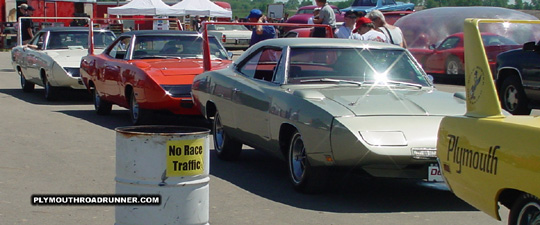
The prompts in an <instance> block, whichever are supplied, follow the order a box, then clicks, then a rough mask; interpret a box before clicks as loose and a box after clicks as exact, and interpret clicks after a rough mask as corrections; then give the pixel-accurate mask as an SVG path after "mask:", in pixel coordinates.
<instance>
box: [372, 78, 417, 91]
mask: <svg viewBox="0 0 540 225" xmlns="http://www.w3.org/2000/svg"><path fill="white" fill-rule="evenodd" d="M363 83H364V84H365V83H373V84H374V83H379V84H380V83H383V84H384V83H386V84H396V85H395V86H402V85H403V86H409V87H417V88H418V89H422V87H424V86H422V85H421V84H415V83H409V82H402V81H393V80H387V81H364V82H363Z"/></svg>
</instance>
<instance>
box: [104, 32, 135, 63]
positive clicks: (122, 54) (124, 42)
mask: <svg viewBox="0 0 540 225" xmlns="http://www.w3.org/2000/svg"><path fill="white" fill-rule="evenodd" d="M130 43H131V38H130V37H124V38H122V39H120V41H118V42H116V44H115V45H114V46H113V47H112V48H111V50H110V51H109V52H108V53H107V54H108V55H109V56H110V57H111V58H115V59H126V57H127V56H126V54H127V52H128V49H129V45H130Z"/></svg>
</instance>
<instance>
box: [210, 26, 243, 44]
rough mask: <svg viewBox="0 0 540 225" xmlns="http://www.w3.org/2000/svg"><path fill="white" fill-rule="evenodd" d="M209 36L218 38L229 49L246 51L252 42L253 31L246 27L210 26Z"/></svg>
mask: <svg viewBox="0 0 540 225" xmlns="http://www.w3.org/2000/svg"><path fill="white" fill-rule="evenodd" d="M207 29H208V34H210V35H214V36H216V38H218V39H219V40H221V43H223V46H225V48H227V49H233V48H234V49H246V48H248V47H249V41H250V40H251V30H249V29H247V28H246V27H245V26H244V25H241V24H235V25H228V24H210V25H208V28H207Z"/></svg>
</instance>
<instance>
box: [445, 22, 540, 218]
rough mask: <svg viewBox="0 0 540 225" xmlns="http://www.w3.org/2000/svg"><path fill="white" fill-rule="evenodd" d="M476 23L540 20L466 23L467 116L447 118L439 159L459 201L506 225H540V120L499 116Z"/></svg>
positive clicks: (529, 117) (521, 23) (519, 23)
mask: <svg viewBox="0 0 540 225" xmlns="http://www.w3.org/2000/svg"><path fill="white" fill-rule="evenodd" d="M480 23H503V26H509V25H511V24H512V25H516V24H518V25H525V24H526V23H534V24H540V21H524V20H500V19H466V20H465V28H464V29H465V30H464V31H465V59H466V60H465V62H466V64H465V68H466V71H465V86H466V97H467V113H466V114H465V115H463V116H447V117H445V118H444V119H443V120H442V121H441V125H440V128H439V133H438V143H437V156H438V159H439V161H440V166H441V171H442V173H443V175H444V178H445V181H446V182H447V184H448V186H449V187H450V189H451V190H452V192H454V193H455V194H456V195H457V196H458V197H460V198H461V199H463V200H465V201H466V202H468V203H469V204H471V205H472V206H474V207H476V208H478V209H480V210H482V211H483V212H485V213H487V214H489V215H490V216H492V217H494V218H496V219H498V220H500V219H501V218H500V215H499V210H498V209H499V207H498V203H501V204H502V205H504V206H506V207H508V208H509V209H510V215H509V219H508V223H509V224H539V223H540V200H539V196H540V182H539V180H540V149H539V146H540V138H538V137H539V136H540V118H539V117H536V116H512V115H507V114H503V111H502V110H501V105H500V103H499V98H498V96H497V92H496V90H495V86H494V82H493V79H492V74H491V71H490V69H489V64H488V60H487V57H486V53H485V52H484V47H483V43H482V38H481V36H480V29H479V24H480Z"/></svg>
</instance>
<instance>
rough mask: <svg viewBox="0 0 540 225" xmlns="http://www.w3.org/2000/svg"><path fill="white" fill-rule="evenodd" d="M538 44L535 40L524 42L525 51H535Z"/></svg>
mask: <svg viewBox="0 0 540 225" xmlns="http://www.w3.org/2000/svg"><path fill="white" fill-rule="evenodd" d="M535 46H536V44H535V43H534V41H531V42H527V43H525V44H523V51H534V49H535Z"/></svg>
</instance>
